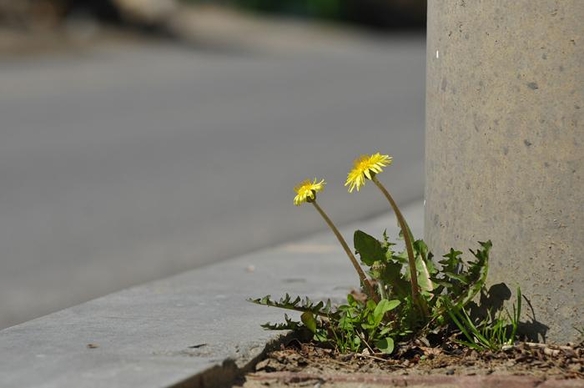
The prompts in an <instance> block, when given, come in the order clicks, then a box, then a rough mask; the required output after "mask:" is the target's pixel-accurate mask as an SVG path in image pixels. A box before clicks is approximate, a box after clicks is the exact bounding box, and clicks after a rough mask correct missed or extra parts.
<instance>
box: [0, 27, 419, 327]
mask: <svg viewBox="0 0 584 388" xmlns="http://www.w3.org/2000/svg"><path fill="white" fill-rule="evenodd" d="M424 45H425V42H424V37H423V35H422V34H418V35H400V36H386V37H379V36H378V37H368V36H367V35H359V36H356V37H352V38H351V39H345V38H344V37H343V35H339V36H338V37H336V38H334V37H329V38H327V39H325V40H322V41H319V42H315V43H312V42H304V43H303V45H297V44H296V45H295V46H294V49H293V50H274V51H270V50H264V51H262V50H236V49H224V48H222V49H219V50H214V49H213V48H210V47H205V49H204V50H199V49H197V48H196V47H195V48H193V47H182V46H180V45H175V44H168V43H151V44H143V43H141V44H132V45H129V44H125V45H111V46H100V47H96V48H95V49H91V50H86V51H83V52H82V53H64V54H54V55H45V56H42V57H38V56H36V57H29V58H21V59H11V60H5V61H2V62H0V90H1V93H0V328H1V327H7V326H10V325H12V324H16V323H19V322H22V321H25V320H28V319H31V318H34V317H37V316H40V315H44V314H46V313H49V312H52V311H55V310H58V309H61V308H65V307H68V306H70V305H73V304H77V303H80V302H82V301H85V300H88V299H91V298H94V297H97V296H100V295H104V294H106V293H109V292H113V291H116V290H119V289H121V288H124V287H128V286H130V285H134V284H138V283H142V282H145V281H148V280H151V279H155V278H161V277H164V276H168V275H172V274H175V273H178V272H180V271H184V270H186V269H190V268H194V267H197V266H200V265H203V264H207V263H211V262H215V261H218V260H222V259H226V258H229V257H233V256H236V255H239V254H241V253H244V252H249V251H252V250H256V249H259V248H262V247H266V246H270V245H274V244H278V243H281V242H284V241H287V240H292V239H295V238H298V237H301V236H306V235H308V234H310V233H312V232H314V231H317V230H322V229H324V228H325V225H324V223H323V221H322V220H321V219H320V218H319V217H318V215H317V213H316V212H314V210H313V209H311V208H310V207H308V206H306V207H295V206H294V205H293V204H292V198H293V197H294V192H293V187H294V185H295V184H296V183H298V182H299V181H301V180H303V179H305V178H313V177H319V178H324V179H326V180H327V182H328V185H327V187H326V189H325V191H324V192H323V193H321V194H320V195H319V202H320V204H321V206H322V207H323V208H324V209H325V210H327V211H328V213H329V215H330V217H331V218H332V219H333V220H335V221H337V222H338V223H339V224H344V223H347V222H349V221H353V220H359V219H365V218H367V217H370V216H372V215H374V214H378V213H379V212H385V211H388V207H387V204H386V202H385V200H384V199H383V198H382V197H381V195H380V194H379V193H378V192H377V191H376V190H375V189H374V187H369V186H366V187H365V188H364V189H363V190H362V191H361V192H360V193H359V194H355V193H353V194H348V193H347V192H346V190H345V188H344V187H343V183H344V180H345V177H346V174H347V172H348V170H349V169H350V168H351V163H352V160H353V158H355V157H356V156H358V155H360V154H362V153H371V152H377V151H380V152H382V153H390V154H391V155H392V156H393V157H394V164H393V165H392V166H391V167H390V168H388V169H387V170H386V172H384V174H383V175H382V176H380V179H381V180H382V181H384V182H385V183H386V184H387V186H388V187H389V189H390V191H392V192H393V193H394V195H395V196H396V198H397V200H398V202H400V203H402V204H407V203H408V202H409V201H411V200H414V199H419V198H421V197H422V195H423V183H424V179H423V150H424V144H423V140H424V78H425V75H424V66H425V46H424ZM349 238H350V236H349Z"/></svg>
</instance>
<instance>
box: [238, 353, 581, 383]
mask: <svg viewBox="0 0 584 388" xmlns="http://www.w3.org/2000/svg"><path fill="white" fill-rule="evenodd" d="M401 349H402V350H401V351H399V352H398V353H397V354H396V355H393V356H385V355H380V354H340V353H338V352H336V351H334V350H332V349H323V348H321V347H319V346H316V345H314V344H301V343H299V342H297V341H292V342H290V343H289V344H287V345H286V346H282V347H281V348H280V349H279V350H276V351H273V352H270V353H268V354H267V357H266V358H265V359H264V360H263V361H261V362H260V363H258V364H257V365H256V368H255V372H254V373H250V374H248V375H247V376H246V377H245V381H242V382H241V384H240V385H242V386H243V387H244V388H257V387H271V388H277V387H283V386H285V387H307V386H311V387H312V386H315V387H320V386H323V385H329V386H335V387H357V386H371V385H383V386H416V385H432V386H450V387H459V386H460V387H473V386H475V387H491V386H493V387H495V386H503V384H504V385H505V386H510V387H536V386H537V387H540V388H542V387H584V345H583V344H582V343H580V344H577V345H575V344H569V345H566V346H559V345H544V344H536V343H528V342H522V343H517V344H516V345H514V346H509V347H506V348H505V349H504V350H502V351H498V352H490V351H485V352H477V351H474V350H468V349H464V348H460V347H457V346H445V347H442V348H430V347H424V346H416V345H408V346H405V347H402V348H401Z"/></svg>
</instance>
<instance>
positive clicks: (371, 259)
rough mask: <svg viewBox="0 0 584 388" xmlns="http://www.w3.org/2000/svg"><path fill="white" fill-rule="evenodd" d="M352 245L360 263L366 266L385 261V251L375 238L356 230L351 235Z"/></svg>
mask: <svg viewBox="0 0 584 388" xmlns="http://www.w3.org/2000/svg"><path fill="white" fill-rule="evenodd" d="M353 243H354V245H355V250H356V251H357V253H359V256H360V258H361V261H362V262H363V263H365V264H366V265H368V266H371V265H373V263H375V262H376V261H383V260H384V259H385V250H384V249H383V247H382V246H381V243H380V242H379V241H378V240H377V239H376V238H375V237H373V236H370V235H368V234H367V233H365V232H362V231H360V230H357V231H355V234H354V235H353Z"/></svg>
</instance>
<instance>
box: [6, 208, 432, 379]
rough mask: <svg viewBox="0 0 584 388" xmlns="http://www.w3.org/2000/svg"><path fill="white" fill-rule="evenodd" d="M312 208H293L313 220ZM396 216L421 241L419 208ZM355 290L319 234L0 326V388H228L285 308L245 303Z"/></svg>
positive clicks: (332, 243) (272, 337)
mask: <svg viewBox="0 0 584 388" xmlns="http://www.w3.org/2000/svg"><path fill="white" fill-rule="evenodd" d="M312 210H313V209H310V208H308V207H306V208H300V209H298V211H306V213H307V215H306V216H307V217H311V216H312V217H318V215H317V214H316V213H315V212H312ZM403 212H404V215H405V217H406V218H407V220H408V222H410V226H411V228H412V232H413V233H414V235H415V236H421V233H422V230H423V224H422V221H423V203H422V201H416V202H415V203H413V204H411V205H410V206H406V207H404V208H403ZM282 222H285V220H283V221H282ZM357 228H359V229H362V230H364V231H365V232H367V233H369V234H372V235H374V236H378V237H381V235H382V233H383V230H384V229H387V231H388V234H389V235H390V236H397V234H398V229H397V224H396V221H395V218H394V217H393V215H390V214H384V215H382V216H380V217H378V218H376V219H372V220H368V221H366V222H361V223H357V224H354V225H351V226H349V227H346V228H342V230H343V233H344V235H345V236H346V239H347V241H349V243H350V244H351V241H352V234H353V232H354V230H355V229H357ZM224 243H225V244H229V237H228V236H225V242H224ZM357 286H358V278H357V275H356V274H355V273H354V269H353V268H352V266H351V263H350V262H349V260H348V259H347V257H346V256H345V254H344V252H343V250H342V248H341V247H340V246H339V244H338V243H337V242H336V240H335V237H334V235H333V234H332V233H331V232H323V233H320V234H317V235H314V236H312V237H310V238H307V239H304V240H301V241H295V242H290V243H288V244H284V245H281V246H277V247H273V248H269V249H264V250H262V251H259V252H254V253H251V254H246V255H243V256H241V257H237V258H234V259H232V260H228V261H225V262H220V263H217V264H213V265H209V266H206V267H202V268H199V269H195V270H192V271H189V272H185V273H183V274H180V275H178V276H174V277H171V278H167V279H163V280H159V281H155V282H152V283H148V284H144V285H141V286H138V287H134V288H130V289H127V290H124V291H121V292H117V293H114V294H111V295H107V296H105V297H102V298H99V299H95V300H92V301H90V302H87V303H84V304H81V305H78V306H75V307H72V308H69V309H66V310H62V311H59V312H57V313H54V314H51V315H47V316H45V317H41V318H39V319H35V320H32V321H29V322H26V323H23V324H21V325H17V326H13V327H10V328H7V329H4V330H2V331H0V355H1V359H2V362H0V386H2V387H3V388H13V387H14V388H25V387H43V388H49V387H55V388H57V387H58V388H65V387H85V388H89V387H109V388H114V387H142V388H147V387H171V386H176V385H177V384H180V383H185V386H187V385H188V386H217V385H221V384H227V385H228V384H229V382H230V381H233V379H234V378H235V377H236V375H237V374H241V373H242V372H243V371H247V370H250V369H251V368H252V367H253V365H254V363H255V362H256V361H257V360H258V358H259V357H261V355H262V352H263V351H264V349H265V348H266V345H268V344H270V343H271V342H274V341H277V339H278V338H281V336H282V335H283V333H281V332H274V331H266V330H264V329H262V328H261V327H260V324H263V323H265V322H267V321H270V322H282V321H283V316H284V311H283V310H280V309H277V308H268V307H265V306H258V305H254V304H252V303H248V302H246V299H247V298H257V297H262V296H265V295H267V294H271V295H272V296H273V297H274V298H277V297H280V296H284V295H285V294H286V293H290V294H291V295H301V296H309V297H310V298H311V299H313V300H318V299H327V298H332V299H333V300H334V299H335V298H338V299H339V300H342V299H343V298H344V297H345V296H346V294H347V292H349V291H350V290H351V289H352V288H355V287H357ZM292 313H293V312H292Z"/></svg>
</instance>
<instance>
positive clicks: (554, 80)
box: [425, 0, 584, 342]
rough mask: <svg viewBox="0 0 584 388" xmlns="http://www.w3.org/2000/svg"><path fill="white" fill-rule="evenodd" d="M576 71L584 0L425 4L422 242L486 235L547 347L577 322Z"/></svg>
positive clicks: (581, 316)
mask: <svg viewBox="0 0 584 388" xmlns="http://www.w3.org/2000/svg"><path fill="white" fill-rule="evenodd" d="M583 69H584V1H583V0H562V1H557V0H513V1H508V0H430V1H428V41H427V86H426V87H427V95H426V97H427V101H426V120H427V123H426V213H425V228H426V230H425V238H426V241H427V242H428V244H429V246H430V248H431V249H432V251H433V252H434V253H435V254H436V255H437V256H438V255H442V254H443V253H446V252H447V250H448V249H449V248H450V247H454V248H456V249H459V250H461V251H465V252H468V251H467V248H473V249H475V248H477V247H478V245H477V244H476V242H477V241H486V240H488V239H491V240H492V241H493V249H492V254H491V258H492V260H491V266H490V275H489V279H490V280H489V283H490V284H497V283H500V282H505V283H506V284H507V285H508V286H509V288H510V289H511V290H515V287H516V286H517V285H519V286H521V289H522V291H523V294H524V295H526V296H527V297H528V298H529V299H530V301H531V304H532V306H533V309H534V313H535V319H536V320H537V321H538V322H539V323H541V324H543V325H546V326H547V327H548V330H547V335H546V338H545V339H547V340H549V341H553V342H565V341H569V340H572V341H573V340H575V339H576V338H577V336H578V332H577V330H576V329H575V328H574V327H576V328H578V329H580V330H582V329H583V328H584V180H583V179H584V176H583V175H584V115H583V112H584V72H583ZM524 307H525V308H524V312H526V313H527V312H528V313H529V314H524V315H525V318H524V319H526V320H530V318H528V317H531V315H532V314H531V313H532V312H531V310H530V309H529V308H528V307H527V305H526V304H525V303H524ZM542 327H543V326H537V324H536V325H532V326H530V328H531V329H533V330H535V331H539V332H540V334H542V333H541V332H542V330H541V329H542ZM540 339H541V338H540Z"/></svg>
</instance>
